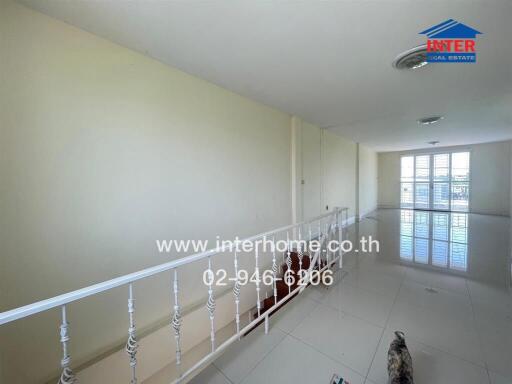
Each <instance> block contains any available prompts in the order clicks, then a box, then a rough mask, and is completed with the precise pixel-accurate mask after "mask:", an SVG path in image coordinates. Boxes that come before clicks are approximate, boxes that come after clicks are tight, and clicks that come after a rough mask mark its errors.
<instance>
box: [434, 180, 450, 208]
mask: <svg viewBox="0 0 512 384" xmlns="http://www.w3.org/2000/svg"><path fill="white" fill-rule="evenodd" d="M432 205H433V208H434V209H437V210H448V209H450V183H440V182H434V185H433V194H432Z"/></svg>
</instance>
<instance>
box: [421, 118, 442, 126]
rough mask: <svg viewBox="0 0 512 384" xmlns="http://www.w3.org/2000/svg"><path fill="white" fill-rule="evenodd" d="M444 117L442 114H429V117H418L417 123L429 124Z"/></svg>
mask: <svg viewBox="0 0 512 384" xmlns="http://www.w3.org/2000/svg"><path fill="white" fill-rule="evenodd" d="M443 119H444V117H443V116H429V117H423V118H421V119H418V124H421V125H430V124H434V123H437V122H438V121H440V120H443Z"/></svg>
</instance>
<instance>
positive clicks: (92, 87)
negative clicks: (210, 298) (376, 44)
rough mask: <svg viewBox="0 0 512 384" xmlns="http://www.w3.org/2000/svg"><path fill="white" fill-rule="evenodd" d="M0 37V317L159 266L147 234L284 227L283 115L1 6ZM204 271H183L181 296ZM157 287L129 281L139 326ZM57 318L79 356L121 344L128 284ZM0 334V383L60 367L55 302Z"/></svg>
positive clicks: (165, 296) (286, 162) (161, 290)
mask: <svg viewBox="0 0 512 384" xmlns="http://www.w3.org/2000/svg"><path fill="white" fill-rule="evenodd" d="M0 36H1V39H0V52H1V58H0V76H1V78H0V84H1V86H0V158H1V161H0V175H1V180H2V182H1V187H0V228H2V230H1V231H0V252H1V258H0V311H2V310H6V309H10V308H13V307H16V306H20V305H23V304H29V303H31V302H33V301H36V300H40V299H44V298H47V297H51V296H54V295H57V294H60V293H63V292H66V291H70V290H73V289H76V288H80V287H83V286H86V285H89V284H92V283H96V282H100V281H103V280H105V279H109V278H112V277H115V276H119V275H122V274H124V273H127V272H132V271H136V270H138V269H140V268H143V267H147V266H150V265H156V264H159V263H161V262H164V261H167V260H169V259H171V258H172V257H169V256H168V255H160V254H158V253H157V250H156V247H155V239H159V238H166V239H168V238H173V239H182V238H183V239H189V238H192V239H196V238H197V239H201V238H205V239H211V240H213V239H214V237H215V235H220V236H222V237H225V238H233V237H234V236H235V235H241V236H246V235H249V234H254V233H259V232H261V231H263V230H267V229H270V228H274V227H278V226H281V225H284V224H287V223H289V222H290V217H291V209H290V177H289V175H290V145H289V143H290V116H289V115H287V114H285V113H282V112H279V111H277V110H275V109H272V108H269V107H267V106H264V105H261V104H258V103H255V102H253V101H251V100H248V99H246V98H243V97H240V96H238V95H236V94H234V93H232V92H229V91H227V90H224V89H222V88H220V87H217V86H215V85H212V84H210V83H207V82H205V81H203V80H200V79H197V78H194V77H192V76H189V75H187V74H185V73H183V72H180V71H178V70H175V69H172V68H170V67H168V66H165V65H163V64H161V63H159V62H157V61H155V60H152V59H149V58H147V57H145V56H143V55H141V54H138V53H135V52H133V51H130V50H128V49H125V48H122V47H120V46H118V45H115V44H112V43H110V42H108V41H106V40H103V39H101V38H98V37H96V36H94V35H91V34H89V33H86V32H84V31H81V30H78V29H76V28H73V27H71V26H69V25H67V24H65V23H62V22H59V21H56V20H54V19H51V18H49V17H47V16H44V15H42V14H39V13H36V12H34V11H31V10H28V9H27V8H24V7H23V6H20V5H17V4H14V3H11V2H10V1H2V3H1V9H0ZM217 267H219V265H217ZM226 267H229V268H231V267H232V261H231V260H229V261H228V260H226ZM203 269H204V266H199V265H198V266H197V267H196V268H195V270H188V271H187V272H186V273H187V274H188V275H187V276H188V278H187V276H182V281H183V285H182V287H181V288H182V291H183V292H186V293H187V294H186V299H187V300H190V301H192V300H194V299H196V298H198V297H202V296H203V295H206V288H205V287H204V286H203V284H202V283H201V272H202V270H203ZM169 289H170V285H169V276H167V275H166V276H162V277H161V278H160V279H152V280H151V281H147V282H144V283H140V284H136V285H135V295H136V298H137V299H138V300H137V324H138V326H139V327H141V328H142V327H144V326H146V325H148V324H151V323H152V322H154V321H155V320H157V319H162V318H164V317H166V316H168V314H169V313H170V311H171V307H170V296H169V295H170V291H169ZM162 303H165V305H162ZM69 316H70V321H71V323H72V328H71V335H72V342H71V353H72V355H73V358H74V359H75V360H74V361H75V363H76V362H81V361H84V360H86V359H88V358H90V357H92V356H94V355H95V354H96V352H98V351H101V350H103V348H104V347H105V346H111V345H112V344H115V343H117V342H119V341H120V340H123V339H124V338H125V337H126V330H127V313H126V289H125V288H122V289H117V290H114V291H113V292H110V293H108V294H104V295H100V296H98V297H95V298H92V299H89V300H85V301H84V302H83V303H80V304H76V305H75V304H73V305H70V306H69ZM0 339H1V342H0V345H1V348H3V349H4V352H5V351H6V350H8V353H4V360H3V366H2V370H3V371H4V372H3V373H4V376H5V381H2V380H0V381H2V382H9V383H11V384H13V383H24V384H25V383H32V382H40V381H41V378H50V377H52V376H53V375H54V374H56V373H57V370H58V367H59V361H60V349H59V343H58V312H57V311H56V310H53V311H50V312H49V313H45V314H43V315H40V316H35V317H34V318H33V319H30V320H23V321H20V322H18V323H16V324H13V325H8V326H5V327H1V329H0ZM170 347H171V346H170ZM126 367H127V368H128V365H126Z"/></svg>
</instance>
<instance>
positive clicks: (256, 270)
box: [254, 246, 261, 317]
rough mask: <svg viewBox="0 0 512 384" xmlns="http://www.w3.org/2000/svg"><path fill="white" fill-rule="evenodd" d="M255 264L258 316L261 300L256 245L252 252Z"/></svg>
mask: <svg viewBox="0 0 512 384" xmlns="http://www.w3.org/2000/svg"><path fill="white" fill-rule="evenodd" d="M254 258H255V264H254V274H255V275H256V300H258V301H257V303H256V309H257V310H258V317H259V316H260V315H261V302H260V268H259V265H258V247H257V246H256V248H255V252H254Z"/></svg>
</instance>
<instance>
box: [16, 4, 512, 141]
mask: <svg viewBox="0 0 512 384" xmlns="http://www.w3.org/2000/svg"><path fill="white" fill-rule="evenodd" d="M21 2H22V3H24V4H26V5H28V6H30V7H32V8H35V9H37V10H39V11H41V12H43V13H46V14H48V15H50V16H53V17H55V18H58V19H61V20H64V21H66V22H68V23H70V24H73V25H76V26H78V27H80V28H82V29H84V30H87V31H90V32H92V33H94V34H97V35H99V36H102V37H105V38H107V39H109V40H111V41H114V42H116V43H119V44H121V45H124V46H126V47H129V48H132V49H134V50H137V51H140V52H142V53H144V54H146V55H149V56H151V57H154V58H156V59H158V60H160V61H162V62H164V63H168V64H169V65H172V66H174V67H177V68H180V69H182V70H183V71H186V72H188V73H191V74H194V75H196V76H198V77H201V78H203V79H206V80H209V81H211V82H213V83H215V84H218V85H220V86H223V87H225V88H228V89H230V90H233V91H235V92H237V93H239V94H242V95H245V96H248V97H250V98H253V99H255V100H258V101H261V102H263V103H266V104H268V105H271V106H274V107H276V108H279V109H281V110H283V111H286V112H288V113H290V114H296V115H298V116H300V117H302V118H303V119H305V120H307V121H309V122H311V123H314V124H317V125H319V126H321V127H328V128H329V129H331V130H332V131H334V132H337V133H339V134H341V135H343V136H345V137H347V138H350V139H352V140H355V141H358V142H361V143H363V144H366V145H369V146H371V147H373V148H375V149H377V150H379V151H389V150H403V149H412V148H421V147H425V146H427V145H426V142H428V141H431V140H439V141H440V142H441V144H440V145H442V146H444V145H456V144H470V143H477V142H486V141H497V140H505V139H512V43H511V40H512V22H511V21H510V20H511V19H512V2H511V1H509V0H503V1H495V0H480V1H470V0H461V1H455V0H443V1H435V0H427V1H421V0H403V1H391V0H380V1H363V0H358V1H341V0H340V1H316V0H308V1H276V0H274V1H269V0H264V1H263V0H260V1H258V0H252V1H249V0H247V1H157V0H153V1H150V0H132V1H119V0H118V1H115V0H112V1H84V0H74V1H69V0H22V1H21ZM449 18H453V19H456V20H458V21H460V22H463V23H465V24H467V25H469V26H471V27H473V28H475V29H477V30H479V31H480V32H482V33H483V35H480V36H479V37H478V39H477V40H478V42H477V49H478V53H477V63H476V64H435V65H429V66H427V67H424V68H421V69H420V70H417V71H398V70H396V69H394V68H393V67H392V66H391V62H392V61H393V59H394V58H395V56H396V55H397V54H399V53H400V52H401V51H404V50H406V49H409V48H411V47H414V46H416V45H419V44H423V43H424V42H425V41H424V37H423V36H421V35H419V34H418V32H420V31H422V30H424V29H426V28H428V27H430V26H432V25H435V24H438V23H440V22H442V21H444V20H446V19H449ZM438 114H440V115H444V116H445V119H444V120H443V121H442V122H440V123H438V124H436V125H432V126H419V125H418V124H417V123H416V119H418V118H420V117H424V116H429V115H438Z"/></svg>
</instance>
